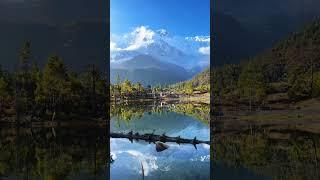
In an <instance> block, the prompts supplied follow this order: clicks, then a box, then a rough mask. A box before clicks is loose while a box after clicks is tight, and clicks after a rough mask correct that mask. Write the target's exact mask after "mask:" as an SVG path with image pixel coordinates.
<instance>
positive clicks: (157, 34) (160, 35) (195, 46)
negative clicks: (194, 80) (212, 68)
mask: <svg viewBox="0 0 320 180" xmlns="http://www.w3.org/2000/svg"><path fill="white" fill-rule="evenodd" d="M209 45H210V36H204V35H202V36H200V35H199V36H194V37H182V36H179V35H172V34H170V33H169V31H167V30H166V29H158V30H154V29H151V28H149V27H148V26H140V27H136V28H134V29H133V30H132V31H131V32H128V33H124V34H120V35H119V34H111V42H110V51H111V59H110V61H111V66H112V63H119V62H122V61H125V60H128V59H131V58H133V57H134V56H136V55H140V54H145V55H150V56H153V57H155V58H157V59H158V60H161V61H166V62H170V63H173V64H177V65H180V66H182V67H184V68H192V67H194V66H205V65H209V55H210V47H209Z"/></svg>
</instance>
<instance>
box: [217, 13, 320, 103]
mask: <svg viewBox="0 0 320 180" xmlns="http://www.w3.org/2000/svg"><path fill="white" fill-rule="evenodd" d="M212 73H213V74H212V75H213V83H214V94H215V96H216V97H215V99H216V102H222V103H223V102H229V103H230V102H234V103H236V102H237V103H239V102H242V103H248V104H250V105H251V104H256V105H261V104H264V103H273V102H286V103H288V102H296V101H301V100H305V99H308V98H314V97H319V96H320V20H319V19H317V20H315V21H314V22H313V23H312V24H310V25H308V26H307V27H305V29H304V30H303V31H301V32H298V33H294V34H292V35H291V36H290V37H289V38H288V39H286V40H283V41H281V42H280V43H278V44H276V45H275V46H274V47H273V48H271V49H269V50H267V51H266V52H264V53H262V54H261V55H259V56H256V57H254V58H252V59H249V60H247V61H245V62H242V63H241V64H228V65H224V66H223V67H220V68H217V69H214V70H213V72H212Z"/></svg>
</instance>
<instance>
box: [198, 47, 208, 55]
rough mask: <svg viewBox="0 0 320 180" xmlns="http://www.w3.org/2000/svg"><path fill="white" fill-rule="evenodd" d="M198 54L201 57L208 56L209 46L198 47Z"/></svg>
mask: <svg viewBox="0 0 320 180" xmlns="http://www.w3.org/2000/svg"><path fill="white" fill-rule="evenodd" d="M199 53H201V54H203V55H210V46H206V47H200V48H199Z"/></svg>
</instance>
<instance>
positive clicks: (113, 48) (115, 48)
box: [110, 41, 121, 52]
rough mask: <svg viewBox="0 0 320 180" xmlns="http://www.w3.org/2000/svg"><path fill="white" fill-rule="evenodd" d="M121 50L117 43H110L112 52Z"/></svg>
mask: <svg viewBox="0 0 320 180" xmlns="http://www.w3.org/2000/svg"><path fill="white" fill-rule="evenodd" d="M119 50H121V48H118V47H117V44H116V43H115V42H112V41H110V51H111V52H112V51H119Z"/></svg>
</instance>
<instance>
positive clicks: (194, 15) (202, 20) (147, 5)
mask: <svg viewBox="0 0 320 180" xmlns="http://www.w3.org/2000/svg"><path fill="white" fill-rule="evenodd" d="M110 6H111V12H110V15H111V16H110V18H111V33H113V34H123V33H126V32H128V31H130V30H132V29H133V28H135V27H138V26H142V25H144V26H149V27H150V28H152V29H167V30H168V31H170V32H171V33H173V34H178V35H180V36H196V35H209V34H210V0H111V1H110Z"/></svg>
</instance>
